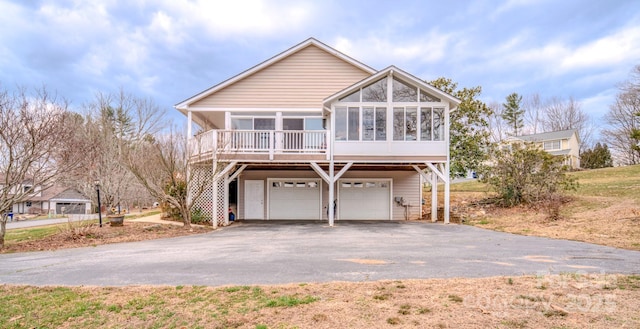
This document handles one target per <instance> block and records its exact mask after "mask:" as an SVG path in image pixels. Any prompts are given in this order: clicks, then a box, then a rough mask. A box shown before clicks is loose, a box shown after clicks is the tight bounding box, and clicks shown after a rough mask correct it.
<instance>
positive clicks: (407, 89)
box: [392, 78, 418, 102]
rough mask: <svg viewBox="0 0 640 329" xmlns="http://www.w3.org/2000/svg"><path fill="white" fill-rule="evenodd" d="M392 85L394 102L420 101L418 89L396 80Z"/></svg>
mask: <svg viewBox="0 0 640 329" xmlns="http://www.w3.org/2000/svg"><path fill="white" fill-rule="evenodd" d="M392 85H393V101H394V102H415V101H417V100H418V88H416V87H414V86H410V85H409V84H407V83H405V82H403V81H400V80H398V79H395V78H394V79H393V84H392Z"/></svg>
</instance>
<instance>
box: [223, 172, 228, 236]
mask: <svg viewBox="0 0 640 329" xmlns="http://www.w3.org/2000/svg"><path fill="white" fill-rule="evenodd" d="M224 195H225V198H224V209H225V210H224V226H229V174H226V175H224Z"/></svg>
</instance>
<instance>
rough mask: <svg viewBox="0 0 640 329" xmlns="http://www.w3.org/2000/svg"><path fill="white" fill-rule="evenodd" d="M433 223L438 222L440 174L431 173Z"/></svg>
mask: <svg viewBox="0 0 640 329" xmlns="http://www.w3.org/2000/svg"><path fill="white" fill-rule="evenodd" d="M431 221H432V222H434V223H435V222H437V221H438V174H437V173H436V172H435V171H433V170H432V171H431Z"/></svg>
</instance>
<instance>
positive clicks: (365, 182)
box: [338, 179, 391, 220]
mask: <svg viewBox="0 0 640 329" xmlns="http://www.w3.org/2000/svg"><path fill="white" fill-rule="evenodd" d="M338 200H339V201H338V219H383V220H384V219H386V220H389V219H391V180H390V179H384V180H382V179H380V180H372V179H341V180H339V181H338Z"/></svg>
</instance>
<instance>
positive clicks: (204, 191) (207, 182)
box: [188, 166, 229, 226]
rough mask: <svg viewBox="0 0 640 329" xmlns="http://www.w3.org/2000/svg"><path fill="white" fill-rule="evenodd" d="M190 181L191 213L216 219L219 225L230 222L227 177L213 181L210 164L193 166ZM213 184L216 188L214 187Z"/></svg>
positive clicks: (204, 217) (210, 219)
mask: <svg viewBox="0 0 640 329" xmlns="http://www.w3.org/2000/svg"><path fill="white" fill-rule="evenodd" d="M190 169H191V180H190V181H189V187H188V188H189V200H191V203H192V207H191V215H192V216H200V217H201V218H203V219H205V220H207V221H209V222H211V221H212V218H215V219H216V224H217V225H218V226H226V225H228V224H229V211H228V209H229V205H228V199H227V195H228V194H229V184H228V183H227V181H226V179H225V178H226V177H220V179H218V181H217V182H215V183H214V182H213V178H214V175H213V171H212V168H211V167H210V166H193V167H191V168H190ZM213 186H215V187H216V188H215V189H214V188H213Z"/></svg>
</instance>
